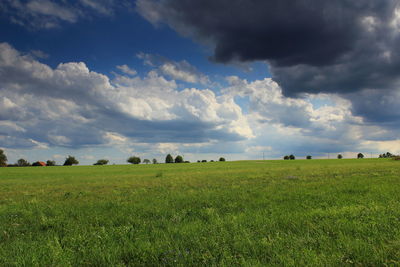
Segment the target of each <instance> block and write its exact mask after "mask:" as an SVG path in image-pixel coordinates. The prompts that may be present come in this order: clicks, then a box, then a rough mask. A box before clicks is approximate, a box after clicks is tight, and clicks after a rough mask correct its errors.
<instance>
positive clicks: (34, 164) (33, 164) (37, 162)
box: [32, 161, 46, 167]
mask: <svg viewBox="0 0 400 267" xmlns="http://www.w3.org/2000/svg"><path fill="white" fill-rule="evenodd" d="M32 166H43V167H44V166H46V163H45V162H43V161H36V162H35V163H32Z"/></svg>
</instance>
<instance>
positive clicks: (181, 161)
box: [175, 155, 183, 163]
mask: <svg viewBox="0 0 400 267" xmlns="http://www.w3.org/2000/svg"><path fill="white" fill-rule="evenodd" d="M175 163H183V158H182V156H180V155H178V156H176V158H175Z"/></svg>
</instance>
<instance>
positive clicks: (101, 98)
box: [0, 0, 400, 164]
mask: <svg viewBox="0 0 400 267" xmlns="http://www.w3.org/2000/svg"><path fill="white" fill-rule="evenodd" d="M284 2H285V1H284ZM302 2H303V1H299V3H300V4H299V5H298V6H297V7H290V8H284V9H282V10H281V8H282V7H281V6H274V4H272V2H271V1H255V2H254V3H253V5H252V6H246V7H242V6H241V5H243V4H240V1H232V2H227V1H222V0H221V1H214V2H210V3H211V4H209V5H208V4H206V3H203V4H204V5H201V6H198V3H196V2H195V1H180V0H164V1H153V0H138V1H136V2H135V1H126V2H125V1H113V0H104V1H92V0H79V1H78V0H77V1H72V2H65V1H50V0H28V1H17V0H6V1H3V2H2V3H1V4H0V10H1V11H0V148H2V149H4V150H5V151H6V154H7V156H8V158H9V162H10V163H12V162H15V161H16V160H18V159H19V158H26V159H28V160H29V161H31V162H33V161H37V160H43V161H44V160H47V159H54V160H56V162H57V163H58V164H62V163H63V161H64V159H65V157H66V156H68V155H74V156H76V157H77V158H78V160H79V161H80V162H81V164H92V163H94V162H95V161H96V160H97V159H100V158H107V159H109V160H110V162H111V163H117V164H121V163H125V161H126V158H127V157H128V156H131V155H137V156H140V157H141V158H142V159H144V158H150V159H152V158H157V159H158V160H159V161H163V160H164V158H165V155H166V154H168V153H171V154H173V155H177V154H181V155H184V156H185V158H186V159H188V160H191V161H196V160H199V159H208V160H211V159H214V160H216V159H218V158H219V157H220V156H224V157H225V158H227V159H228V160H238V159H260V158H262V155H263V153H264V155H265V157H266V158H271V159H275V158H281V157H282V156H283V155H286V154H295V155H296V156H297V157H298V158H305V156H306V155H312V156H314V157H315V158H318V157H327V154H328V153H331V154H337V153H342V154H343V155H345V157H355V155H356V153H358V152H363V153H366V154H368V155H370V154H371V153H372V155H373V156H376V155H377V154H379V153H383V152H386V151H391V152H392V153H400V142H399V137H398V136H399V127H398V125H399V124H398V122H399V120H400V114H399V113H398V111H397V110H398V108H396V107H397V105H398V103H399V100H400V92H399V87H398V85H399V83H398V81H399V77H398V76H399V75H398V71H397V70H396V66H397V65H396V64H397V61H399V62H400V59H399V58H400V57H398V52H397V50H398V49H397V47H398V46H396V45H397V40H399V38H398V35H399V34H398V33H399V30H398V29H400V26H399V25H400V18H399V17H398V14H400V12H396V10H400V9H397V7H395V8H393V7H392V6H387V7H386V6H385V5H384V6H383V7H382V6H379V8H378V6H376V7H374V6H373V5H369V6H368V8H367V5H365V10H364V8H357V9H355V8H354V9H352V8H353V7H346V8H348V10H346V12H345V14H337V13H335V12H333V11H332V12H325V13H324V12H323V10H324V9H326V8H330V9H328V10H336V9H334V8H333V6H332V7H331V6H329V7H326V6H320V5H323V4H321V3H319V4H316V8H315V10H313V11H310V10H309V9H307V8H305V6H306V5H304V6H303V5H302V4H301V3H302ZM282 3H283V2H282ZM304 3H305V2H304ZM343 3H344V2H343ZM341 4H342V1H338V3H336V4H333V5H341ZM268 5H269V6H268ZM361 6H362V5H361ZM188 7H193V8H188ZM296 8H297V9H296ZM371 8H372V9H373V10H372V11H373V12H372V11H371V10H370V9H371ZM385 8H386V9H385ZM272 9H274V10H275V11H274V12H273V13H271V14H269V15H270V16H268V18H266V16H264V15H265V14H264V15H263V13H260V10H264V11H265V12H266V13H268V12H270V10H272ZM291 9H293V10H291ZM193 10H196V11H197V12H196V13H195V14H192V12H193ZM226 10H229V12H228V13H229V14H235V15H234V16H227V15H226V14H227V12H226ZM388 10H392V11H391V12H392V13H390V11H388ZM271 12H272V11H271ZM310 12H311V13H310ZM371 12H372V13H371ZM388 12H389V13H388ZM290 14H296V16H294V17H293V18H294V19H293V20H294V21H295V22H296V23H295V24H293V25H292V24H287V23H288V22H287V20H285V19H284V17H285V16H286V15H289V16H290ZM321 14H324V15H321ZM370 14H374V15H370ZM303 15H304V16H303ZM274 16H276V18H274ZM338 16H341V18H342V20H343V24H346V23H348V25H357V26H354V27H353V26H351V27H350V26H348V27H343V28H342V25H340V26H339V25H337V26H335V25H334V26H335V27H334V28H332V29H330V28H329V27H331V26H330V25H332V23H329V22H331V20H333V21H336V20H335V19H336V18H337V17H338ZM207 17H212V18H214V20H209V19H208V20H207V19H206V18H207ZM280 19H282V21H280V23H279V20H280ZM210 21H211V22H210ZM310 21H312V22H313V23H315V25H321V27H320V28H319V27H314V26H312V25H314V24H313V23H310ZM286 24H287V25H286ZM271 25H272V26H271ZM330 34H331V35H330ZM382 34H385V36H386V35H390V37H391V38H387V40H386V39H382V40H381V43H377V44H375V43H374V42H372V41H371V40H376V38H375V37H376V36H382ZM318 38H319V39H318ZM276 40H279V42H277V41H276ZM364 44H365V46H364ZM365 53H372V54H373V55H376V56H372V57H365V56H364V54H365ZM375 66H376V67H375ZM355 70H357V71H355ZM371 77H372V78H371ZM373 77H379V80H378V79H375V78H373ZM371 106H374V108H371ZM388 110H395V111H392V112H388Z"/></svg>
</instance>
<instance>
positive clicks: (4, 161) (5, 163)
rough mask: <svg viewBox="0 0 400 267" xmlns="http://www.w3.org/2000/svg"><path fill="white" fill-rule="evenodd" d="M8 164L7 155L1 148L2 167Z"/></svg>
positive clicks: (0, 160)
mask: <svg viewBox="0 0 400 267" xmlns="http://www.w3.org/2000/svg"><path fill="white" fill-rule="evenodd" d="M5 166H7V156H6V154H4V151H3V150H2V149H0V167H5Z"/></svg>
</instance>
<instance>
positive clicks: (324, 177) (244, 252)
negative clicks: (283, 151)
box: [0, 159, 400, 266]
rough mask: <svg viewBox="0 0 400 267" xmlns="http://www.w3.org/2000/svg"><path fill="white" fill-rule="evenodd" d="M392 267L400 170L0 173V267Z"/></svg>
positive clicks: (396, 261)
mask: <svg viewBox="0 0 400 267" xmlns="http://www.w3.org/2000/svg"><path fill="white" fill-rule="evenodd" d="M345 264H348V265H369V266H376V265H385V264H386V265H400V161H394V160H389V159H362V160H344V159H343V160H295V161H238V162H215V163H193V164H158V165H122V166H117V165H116V166H76V167H30V168H0V266H32V265H33V266H35V265H36V266H77V265H95V266H110V265H113V266H125V265H132V266H133V265H134V266H160V265H161V266H167V265H179V266H193V265H196V266H198V265H208V266H209V265H226V266H231V265H241V266H265V265H285V266H291V265H296V266H298V265H307V266H321V265H330V266H332V265H333V266H342V265H345Z"/></svg>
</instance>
